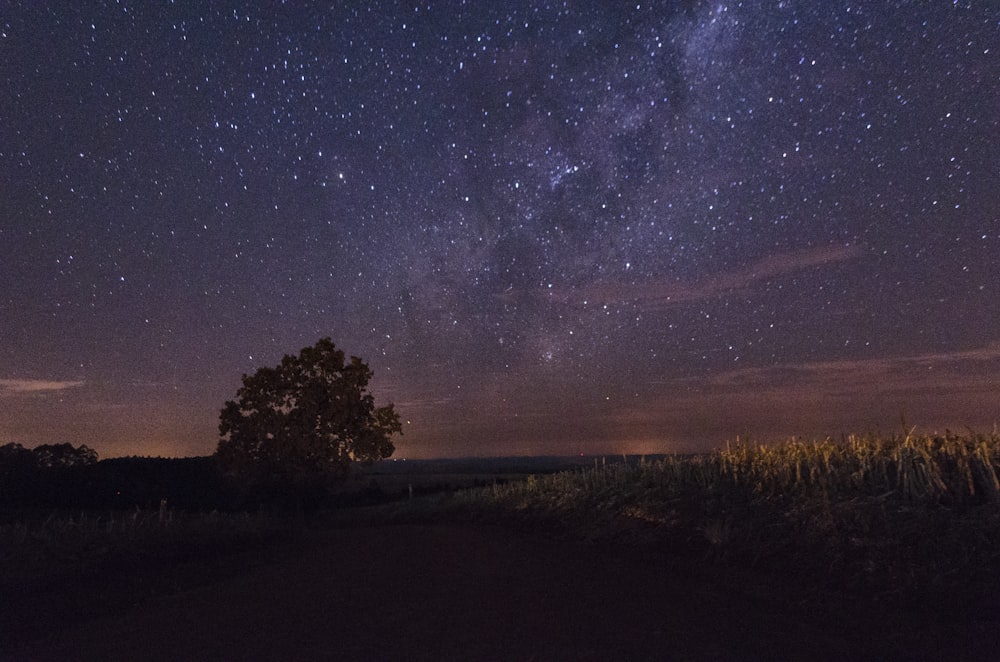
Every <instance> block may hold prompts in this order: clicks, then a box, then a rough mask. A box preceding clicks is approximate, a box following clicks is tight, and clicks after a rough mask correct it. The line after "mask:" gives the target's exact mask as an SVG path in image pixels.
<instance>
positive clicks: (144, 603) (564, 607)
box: [0, 525, 996, 661]
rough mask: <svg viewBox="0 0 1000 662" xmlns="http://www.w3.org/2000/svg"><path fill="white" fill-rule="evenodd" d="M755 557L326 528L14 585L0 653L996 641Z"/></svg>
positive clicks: (986, 626)
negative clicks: (758, 565)
mask: <svg viewBox="0 0 1000 662" xmlns="http://www.w3.org/2000/svg"><path fill="white" fill-rule="evenodd" d="M745 574H746V573H743V574H740V573H736V574H733V573H730V572H727V571H726V570H724V569H720V568H718V567H713V566H708V565H705V564H701V563H698V562H693V561H691V560H684V559H681V558H680V557H677V556H674V555H671V554H670V553H669V552H668V551H664V550H652V549H632V548H624V547H620V546H613V545H608V544H603V545H596V544H587V543H583V542H574V541H564V540H557V539H553V538H550V537H547V536H544V535H540V534H538V533H525V532H520V531H514V530H510V529H507V528H503V527H496V526H474V525H400V526H371V527H356V528H343V529H336V528H334V529H327V530H319V531H309V532H307V533H306V534H304V535H302V536H299V538H298V539H296V540H295V541H294V542H287V543H282V544H278V545H271V546H268V547H262V548H260V549H257V550H251V551H248V552H245V553H243V552H240V553H231V554H227V555H224V556H222V557H220V558H214V559H212V560H208V561H202V560H198V559H193V560H188V561H185V562H183V563H176V564H170V565H169V567H158V568H155V569H149V568H142V567H131V568H121V569H120V571H116V572H115V573H113V574H111V575H110V576H107V577H92V578H89V579H81V580H80V581H78V582H64V583H62V584H60V585H57V586H47V587H41V588H39V589H38V590H33V591H28V593H29V594H24V595H16V596H9V597H10V598H11V599H9V600H6V601H5V602H6V607H5V608H6V609H7V610H8V612H7V613H6V615H5V618H4V619H3V620H2V621H0V625H2V627H4V628H7V630H8V631H7V633H6V636H5V638H4V639H3V640H0V641H3V642H4V643H3V644H2V646H0V659H4V660H33V661H37V660H171V661H174V660H712V659H718V660H781V659H787V660H854V659H929V660H932V659H988V655H987V653H992V652H994V651H992V650H989V641H990V640H991V639H992V638H993V637H994V633H995V632H996V630H990V628H992V627H995V625H996V624H995V623H989V622H984V623H980V624H977V625H976V624H974V625H970V626H969V628H968V629H967V630H957V629H955V627H956V626H953V625H952V626H945V625H942V624H941V623H939V622H936V621H933V620H927V617H926V616H922V617H916V616H912V615H909V614H905V613H898V612H891V613H889V612H881V611H880V610H878V609H877V608H875V607H870V606H869V607H862V606H860V605H857V604H853V603H852V602H851V601H850V600H849V599H846V598H843V597H831V598H830V599H829V601H826V600H820V601H817V599H816V597H815V596H813V597H812V598H811V599H804V598H803V596H802V595H800V594H799V593H798V592H797V591H796V589H795V587H794V585H784V586H781V587H775V586H773V585H768V584H767V582H761V581H760V580H759V579H755V578H752V577H749V578H748V577H746V576H745ZM921 619H924V620H921ZM935 623H937V625H935ZM0 634H2V631H0Z"/></svg>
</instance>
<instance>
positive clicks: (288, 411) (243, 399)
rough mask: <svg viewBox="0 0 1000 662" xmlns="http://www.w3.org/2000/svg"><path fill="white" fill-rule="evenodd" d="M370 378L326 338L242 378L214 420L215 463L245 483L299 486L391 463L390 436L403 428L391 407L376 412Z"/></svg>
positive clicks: (357, 362)
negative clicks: (216, 439)
mask: <svg viewBox="0 0 1000 662" xmlns="http://www.w3.org/2000/svg"><path fill="white" fill-rule="evenodd" d="M371 378H372V371H371V370H370V369H369V368H368V366H367V364H365V363H364V362H363V361H362V360H361V359H360V358H358V357H356V356H352V357H351V358H350V360H349V361H347V360H346V357H345V354H344V352H343V351H341V350H339V349H337V348H336V347H335V346H334V344H333V342H332V341H331V340H330V338H323V339H321V340H319V341H318V342H317V343H316V344H315V345H314V346H312V347H306V348H303V349H302V351H301V352H299V355H298V356H292V355H286V356H285V357H284V358H283V359H282V360H281V363H280V365H278V366H276V367H274V368H267V367H265V368H260V369H258V370H257V372H255V373H254V374H253V375H249V376H248V375H243V386H242V387H241V388H240V389H239V391H237V394H236V400H230V401H227V402H226V403H225V406H224V407H223V409H222V412H221V414H220V421H219V435H220V437H221V438H220V440H219V445H218V449H217V450H216V456H217V458H218V460H219V462H220V464H221V465H222V467H223V469H224V470H225V471H226V472H227V473H228V474H230V475H232V476H235V477H237V478H239V479H240V480H242V481H245V482H248V483H250V484H285V485H303V484H310V483H316V482H323V481H327V480H330V479H339V478H342V477H344V476H345V475H347V473H348V472H349V471H350V467H351V465H352V464H353V463H356V462H361V463H368V462H372V461H375V460H381V459H384V458H387V457H389V456H391V455H392V453H393V451H394V450H395V447H394V446H393V444H392V441H391V440H390V437H391V436H392V435H393V434H395V433H400V434H402V426H401V424H400V421H399V415H398V414H396V412H395V410H394V409H393V406H392V405H391V404H389V405H386V406H384V407H376V406H375V398H374V397H373V396H372V395H371V394H370V393H369V392H368V382H369V380H370V379H371Z"/></svg>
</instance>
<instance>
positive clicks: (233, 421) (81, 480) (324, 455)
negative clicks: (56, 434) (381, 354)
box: [0, 338, 402, 510]
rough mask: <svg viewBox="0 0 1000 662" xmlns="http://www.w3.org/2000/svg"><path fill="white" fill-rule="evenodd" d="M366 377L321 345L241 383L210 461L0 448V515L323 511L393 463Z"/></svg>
mask: <svg viewBox="0 0 1000 662" xmlns="http://www.w3.org/2000/svg"><path fill="white" fill-rule="evenodd" d="M371 377H372V371H371V369H370V368H369V367H368V365H367V364H365V363H364V361H362V360H361V359H360V358H358V357H356V356H352V357H350V359H348V358H347V356H346V354H345V353H344V352H343V351H342V350H340V349H337V348H336V346H335V345H334V344H333V342H332V341H331V340H330V339H329V338H322V339H321V340H319V341H318V342H317V343H316V344H315V345H313V346H311V347H306V348H304V349H302V350H301V351H300V352H299V354H298V355H297V356H296V355H286V356H285V357H284V358H283V359H282V361H281V363H280V364H279V365H278V366H276V367H274V368H268V367H265V368H260V369H258V370H257V371H256V372H255V373H254V374H253V375H249V376H248V375H244V376H243V386H242V387H241V388H240V389H239V390H238V391H237V394H236V396H237V397H236V399H235V400H231V401H227V402H226V403H225V405H224V406H223V408H222V411H221V412H220V415H219V436H220V439H219V443H218V447H217V449H216V452H215V454H214V455H213V456H211V457H201V458H181V459H164V458H138V457H132V458H113V459H109V460H102V461H98V458H97V453H96V452H95V451H94V450H93V449H91V448H89V447H87V446H85V445H81V446H73V445H72V444H70V443H62V444H46V445H42V446H38V447H37V448H33V449H26V448H24V447H22V446H21V445H20V444H15V443H9V444H6V445H3V446H0V508H26V507H45V508H80V509H93V508H109V507H110V508H136V507H138V508H158V507H160V504H161V503H162V502H163V501H164V500H165V501H166V503H168V504H169V505H170V506H171V507H177V508H183V509H188V510H197V509H235V508H239V509H246V508H253V507H255V506H263V505H272V506H279V507H288V508H296V509H303V508H315V507H318V506H323V505H329V504H331V503H334V502H336V501H337V498H338V497H337V489H336V488H337V486H338V485H340V484H341V483H342V482H343V481H344V479H345V478H347V477H348V476H349V475H350V474H351V472H352V471H353V468H354V467H355V466H356V465H359V464H369V463H371V462H375V461H378V460H382V459H385V458H388V457H390V456H391V455H392V453H393V451H394V450H395V448H394V446H393V443H392V441H391V437H392V435H394V434H401V433H402V425H401V423H400V419H399V415H398V414H397V413H396V411H395V410H394V409H393V406H392V405H391V404H390V405H386V406H383V407H376V406H375V399H374V397H373V396H372V395H371V393H370V392H369V391H368V382H369V380H370V379H371Z"/></svg>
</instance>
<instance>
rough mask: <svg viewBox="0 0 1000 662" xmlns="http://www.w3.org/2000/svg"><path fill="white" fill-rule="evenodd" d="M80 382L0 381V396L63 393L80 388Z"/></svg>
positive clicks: (81, 383)
mask: <svg viewBox="0 0 1000 662" xmlns="http://www.w3.org/2000/svg"><path fill="white" fill-rule="evenodd" d="M82 385H83V382H82V381H52V380H46V379H0V396H2V395H7V394H10V393H41V392H45V391H64V390H66V389H69V388H76V387H77V386H82Z"/></svg>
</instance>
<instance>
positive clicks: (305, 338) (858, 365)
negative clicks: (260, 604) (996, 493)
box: [0, 0, 1000, 457]
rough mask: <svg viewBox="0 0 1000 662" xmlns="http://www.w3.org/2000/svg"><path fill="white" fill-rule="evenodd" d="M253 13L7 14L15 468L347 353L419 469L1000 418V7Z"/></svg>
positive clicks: (2, 230) (9, 425)
mask: <svg viewBox="0 0 1000 662" xmlns="http://www.w3.org/2000/svg"><path fill="white" fill-rule="evenodd" d="M246 4H247V3H234V2H206V3H179V4H167V3H147V2H135V3H131V2H127V1H126V2H72V3H68V2H67V3H36V2H12V3H8V4H7V5H6V6H5V8H4V9H3V10H0V61H2V62H3V65H2V66H0V78H2V85H0V190H2V191H3V199H2V204H0V443H7V442H17V443H21V444H23V445H25V446H34V445H37V444H41V443H53V442H62V441H70V442H72V443H74V444H80V443H86V444H87V445H89V446H91V447H93V448H94V449H96V450H97V451H98V452H99V454H100V455H101V457H109V456H116V455H164V456H173V455H180V456H183V455H203V454H208V453H211V452H212V451H213V450H214V448H215V444H216V442H217V440H218V436H217V424H218V414H219V410H220V409H221V407H222V404H223V402H224V401H225V400H227V399H231V398H232V397H234V395H235V393H236V390H237V388H238V387H239V385H240V377H241V375H242V374H243V373H248V372H253V370H255V369H256V368H258V367H262V366H273V365H275V364H277V363H278V362H279V361H280V359H281V356H282V355H283V354H287V353H297V352H298V351H299V349H301V348H302V347H304V346H307V345H312V344H313V343H314V342H315V341H316V340H318V339H319V338H321V337H324V336H330V337H331V338H332V339H333V340H334V342H335V343H336V344H337V346H338V347H340V348H342V349H344V350H345V351H346V352H347V353H348V354H355V355H358V356H361V357H362V358H364V359H365V360H366V361H367V362H368V363H369V365H370V366H371V367H372V369H373V370H374V371H375V377H374V381H373V384H372V386H373V391H374V392H375V394H376V397H377V401H378V402H379V403H380V404H381V403H384V402H387V401H392V402H394V403H395V405H396V407H397V410H398V411H399V412H400V414H401V416H402V418H403V420H404V421H406V425H405V435H404V436H403V437H402V438H400V439H399V440H398V443H397V447H398V449H399V451H398V455H400V456H404V457H431V456H443V455H444V456H457V455H463V456H464V455H512V454H576V453H579V452H588V453H617V452H623V451H629V452H669V451H673V450H683V451H687V450H698V449H706V448H710V447H713V446H717V445H719V444H722V443H724V442H725V441H726V440H727V439H734V438H735V437H736V436H737V435H740V436H742V437H745V436H747V435H750V436H753V437H755V438H758V439H775V438H783V437H786V436H790V435H800V436H824V435H828V434H829V435H840V434H842V433H851V432H856V433H867V432H874V431H881V432H890V433H891V432H898V431H900V430H901V429H902V423H901V420H902V419H905V420H906V422H907V424H908V425H916V426H918V430H920V431H923V432H934V431H943V429H944V428H945V427H950V428H952V429H954V430H958V431H964V430H965V429H966V427H971V428H973V429H976V430H980V431H991V430H992V429H993V426H994V424H995V422H997V421H998V420H1000V370H998V368H1000V330H998V329H1000V277H998V276H997V274H998V271H1000V269H998V267H1000V257H998V256H1000V148H998V147H997V145H1000V21H998V20H997V16H996V12H995V10H993V9H990V8H988V4H989V3H966V2H956V3H944V2H939V3H908V2H902V1H901V0H891V1H887V2H866V3H852V2H841V1H838V0H835V1H833V2H795V1H787V2H766V3H765V2H718V1H716V2H712V3H704V2H698V1H697V0H695V1H692V2H685V3H675V5H674V8H673V9H663V8H662V6H661V5H662V3H650V4H649V5H647V4H645V3H639V4H630V5H628V6H627V7H626V5H623V4H620V3H605V5H606V6H603V7H602V6H597V7H596V8H595V6H594V5H586V6H587V7H589V8H583V7H585V5H584V3H566V4H565V5H564V3H556V2H507V3H464V2H440V3H438V2H435V3H399V2H370V3H339V6H338V8H333V9H331V8H330V7H329V3H311V2H294V3H292V2H289V3H284V2H282V3H278V2H268V3H250V6H245V5H246ZM351 4H354V5H355V7H356V8H355V9H351V8H349V5H351ZM345 6H347V7H348V8H344V7H345Z"/></svg>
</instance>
